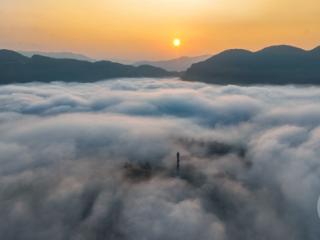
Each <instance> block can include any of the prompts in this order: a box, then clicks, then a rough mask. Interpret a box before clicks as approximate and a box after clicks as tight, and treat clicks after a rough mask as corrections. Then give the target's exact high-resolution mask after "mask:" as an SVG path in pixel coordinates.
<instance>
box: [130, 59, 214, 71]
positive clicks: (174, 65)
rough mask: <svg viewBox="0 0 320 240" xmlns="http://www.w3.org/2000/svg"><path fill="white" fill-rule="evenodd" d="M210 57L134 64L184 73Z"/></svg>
mask: <svg viewBox="0 0 320 240" xmlns="http://www.w3.org/2000/svg"><path fill="white" fill-rule="evenodd" d="M209 57H210V56H209V55H202V56H196V57H180V58H175V59H170V60H163V61H140V62H136V63H134V65H135V66H140V65H151V66H155V67H159V68H163V69H165V70H167V71H173V72H183V71H186V70H187V69H188V68H189V67H190V66H191V65H192V64H193V63H197V62H201V61H204V60H206V59H208V58H209Z"/></svg>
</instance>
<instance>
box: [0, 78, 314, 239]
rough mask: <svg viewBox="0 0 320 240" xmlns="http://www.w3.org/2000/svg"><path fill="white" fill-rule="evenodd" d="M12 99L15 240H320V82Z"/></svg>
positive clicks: (5, 154) (166, 84) (7, 145)
mask: <svg viewBox="0 0 320 240" xmlns="http://www.w3.org/2000/svg"><path fill="white" fill-rule="evenodd" d="M0 99H1V102H0V123H1V124H0V156H1V158H0V165H1V167H0V193H1V194H0V216H1V218H0V238H1V239H27V240H28V239H44V238H46V239H139V240H140V239H151V240H152V239H187V240H189V239H190V240H193V239H217V240H229V239H230V240H231V239H257V240H259V239H293V240H298V239H308V240H309V239H310V240H314V239H318V236H319V235H320V230H319V224H320V220H319V219H318V217H317V211H316V210H317V208H316V207H317V200H318V196H319V195H320V190H319V189H320V181H319V177H320V167H319V159H318V158H319V156H320V150H319V149H320V118H319V116H320V114H319V112H318V109H319V101H317V100H319V99H320V88H317V87H294V86H277V87H272V86H255V87H238V86H214V85H206V84H202V83H189V82H181V81H179V80H175V79H168V80H153V79H119V80H112V81H102V82H97V83H87V84H77V83H60V82H56V83H51V84H40V83H30V84H23V85H6V86H1V87H0ZM177 151H179V152H180V153H181V169H180V174H179V177H178V176H177V174H176V169H175V164H176V163H175V154H176V152H177Z"/></svg>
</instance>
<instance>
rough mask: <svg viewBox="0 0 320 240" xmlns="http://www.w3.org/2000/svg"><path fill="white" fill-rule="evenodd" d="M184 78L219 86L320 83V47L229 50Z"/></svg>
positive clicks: (194, 68)
mask: <svg viewBox="0 0 320 240" xmlns="http://www.w3.org/2000/svg"><path fill="white" fill-rule="evenodd" d="M183 78H184V79H186V80H191V81H203V82H207V83H215V84H320V47H317V48H315V49H313V50H310V51H306V50H303V49H300V48H296V47H292V46H286V45H281V46H272V47H268V48H264V49H262V50H260V51H257V52H250V51H247V50H242V49H234V50H227V51H224V52H222V53H220V54H218V55H215V56H213V57H211V58H209V59H208V60H206V61H203V62H200V63H196V64H193V65H192V66H191V67H190V68H189V69H188V70H187V71H186V73H185V74H184V76H183Z"/></svg>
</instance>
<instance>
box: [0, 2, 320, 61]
mask: <svg viewBox="0 0 320 240" xmlns="http://www.w3.org/2000/svg"><path fill="white" fill-rule="evenodd" d="M319 12H320V2H319V1H318V0H305V1H300V0H291V1H289V0H283V1H278V0H243V1H239V0H214V1H213V0H189V1H183V0H162V1H158V0H121V1H119V0H106V1H100V0H90V1H89V0H80V1H79V0H70V1H54V0H41V1H40V0H1V3H0V15H1V21H0V29H1V30H0V46H1V47H2V48H9V49H17V50H40V51H73V52H79V53H83V54H86V55H89V56H91V57H95V58H117V59H127V60H138V59H164V58H171V57H177V56H181V55H201V54H212V53H216V52H218V51H221V50H224V49H227V48H246V49H251V50H256V49H259V48H262V47H264V46H267V45H273V44H282V43H286V44H292V45H296V46H300V47H302V48H305V49H310V48H313V47H315V46H316V45H318V43H319V39H320V31H319V30H318V29H319V22H320V14H319ZM175 37H178V38H180V39H181V40H182V42H183V44H182V46H181V47H180V48H179V49H175V48H173V46H172V44H171V43H172V39H173V38H175Z"/></svg>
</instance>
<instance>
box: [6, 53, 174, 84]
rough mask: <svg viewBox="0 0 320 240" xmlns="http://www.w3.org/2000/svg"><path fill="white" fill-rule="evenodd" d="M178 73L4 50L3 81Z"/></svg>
mask: <svg viewBox="0 0 320 240" xmlns="http://www.w3.org/2000/svg"><path fill="white" fill-rule="evenodd" d="M173 75H175V73H171V72H168V71H165V70H163V69H161V68H156V67H153V66H146V65H144V66H139V67H134V66H130V65H123V64H119V63H114V62H110V61H99V62H93V63H91V62H87V61H80V60H75V59H55V58H49V57H44V56H40V55H33V56H32V57H31V58H28V57H26V56H23V55H21V54H19V53H17V52H14V51H10V50H0V84H7V83H24V82H31V81H39V82H50V81H74V82H90V81H96V80H103V79H109V78H120V77H167V76H173Z"/></svg>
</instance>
